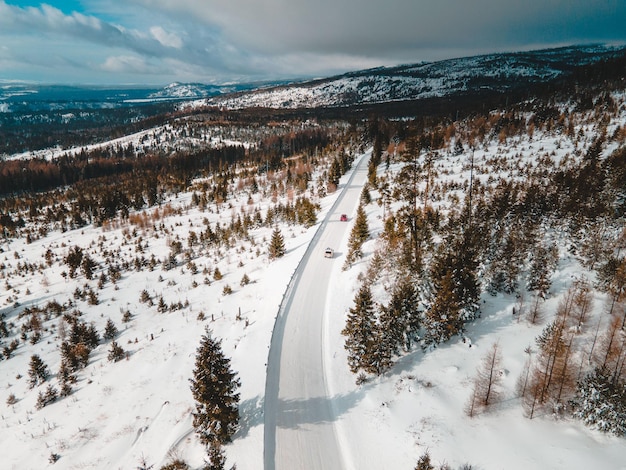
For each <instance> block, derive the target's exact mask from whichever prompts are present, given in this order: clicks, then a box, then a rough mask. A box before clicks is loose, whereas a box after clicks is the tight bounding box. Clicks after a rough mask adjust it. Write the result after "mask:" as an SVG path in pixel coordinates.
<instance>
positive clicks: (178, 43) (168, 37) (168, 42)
mask: <svg viewBox="0 0 626 470" xmlns="http://www.w3.org/2000/svg"><path fill="white" fill-rule="evenodd" d="M150 33H152V37H153V38H154V39H156V40H157V41H159V42H160V43H161V44H162V45H164V46H166V47H173V48H176V49H180V48H181V47H183V40H182V39H181V38H180V37H178V36H177V35H176V34H174V33H169V32H167V31H165V30H164V29H163V28H162V27H161V26H153V27H152V28H150Z"/></svg>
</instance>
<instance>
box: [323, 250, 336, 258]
mask: <svg viewBox="0 0 626 470" xmlns="http://www.w3.org/2000/svg"><path fill="white" fill-rule="evenodd" d="M334 254H335V252H334V251H333V249H332V248H326V249H325V250H324V257H325V258H332V257H333V255H334Z"/></svg>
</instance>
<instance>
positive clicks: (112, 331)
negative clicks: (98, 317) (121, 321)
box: [102, 318, 118, 341]
mask: <svg viewBox="0 0 626 470" xmlns="http://www.w3.org/2000/svg"><path fill="white" fill-rule="evenodd" d="M117 333H118V331H117V327H116V326H115V323H113V320H111V319H110V318H109V319H108V320H107V323H106V326H105V327H104V335H102V336H103V337H104V339H105V340H107V341H108V340H110V339H113V338H115V337H116V336H117Z"/></svg>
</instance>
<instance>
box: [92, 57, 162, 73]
mask: <svg viewBox="0 0 626 470" xmlns="http://www.w3.org/2000/svg"><path fill="white" fill-rule="evenodd" d="M100 69H101V70H102V71H104V72H111V73H116V74H122V73H123V74H128V73H138V74H154V73H158V72H160V71H161V70H159V69H158V68H157V67H155V66H154V65H151V64H149V63H148V62H147V61H146V60H145V59H143V58H142V57H137V56H128V55H123V56H111V57H108V58H107V59H106V61H105V62H104V63H103V64H102V65H101V66H100ZM161 72H162V71H161Z"/></svg>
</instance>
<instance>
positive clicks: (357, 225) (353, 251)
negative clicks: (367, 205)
mask: <svg viewBox="0 0 626 470" xmlns="http://www.w3.org/2000/svg"><path fill="white" fill-rule="evenodd" d="M368 237H369V226H368V223H367V214H365V210H364V209H363V206H362V205H359V208H358V209H357V212H356V220H355V222H354V226H353V227H352V231H351V232H350V239H349V240H348V253H347V254H346V261H345V263H344V266H343V268H344V269H348V268H349V267H350V266H351V265H352V263H354V262H355V261H356V260H357V259H359V258H361V257H362V256H363V252H362V251H361V247H362V246H363V243H365V241H366V240H367V239H368Z"/></svg>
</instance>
